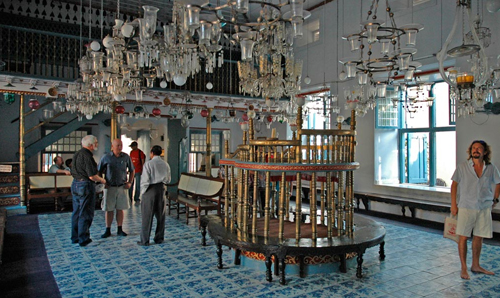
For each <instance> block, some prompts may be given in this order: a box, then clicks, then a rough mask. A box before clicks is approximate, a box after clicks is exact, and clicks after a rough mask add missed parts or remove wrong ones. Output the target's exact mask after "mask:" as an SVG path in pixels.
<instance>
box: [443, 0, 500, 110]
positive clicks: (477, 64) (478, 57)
mask: <svg viewBox="0 0 500 298" xmlns="http://www.w3.org/2000/svg"><path fill="white" fill-rule="evenodd" d="M471 6H472V5H471V0H459V1H457V7H456V10H455V20H454V22H453V27H452V29H451V32H450V34H449V35H448V38H447V39H446V41H445V43H444V44H443V46H442V48H441V51H439V53H438V54H437V59H438V61H439V72H440V74H441V77H442V78H443V79H444V80H445V81H446V82H447V83H448V84H449V85H450V97H451V98H452V99H454V100H455V101H456V103H457V104H456V106H457V116H458V117H464V116H466V115H472V114H474V113H475V112H476V111H478V110H484V104H485V101H487V100H488V99H489V100H490V101H491V100H492V98H493V97H497V95H500V94H498V93H499V92H498V91H497V90H498V88H500V87H499V83H500V67H499V66H498V64H497V66H496V67H495V68H492V69H490V68H489V67H488V58H487V56H486V53H485V50H484V49H485V48H486V47H488V46H489V43H490V38H491V33H490V30H489V28H485V27H481V22H480V18H479V14H478V16H477V18H476V19H477V21H476V22H474V20H473V19H472V17H471V14H472V12H471ZM461 16H463V17H462V22H461V23H462V44H461V45H460V46H457V47H454V48H451V49H449V46H450V44H451V42H452V41H453V39H454V35H455V32H456V30H457V27H458V26H459V23H460V17H461ZM465 25H467V26H468V27H469V29H470V32H468V33H466V31H465ZM447 56H450V57H453V58H460V57H465V56H467V57H469V58H468V59H467V61H466V62H467V69H460V68H450V69H448V73H446V72H445V69H444V61H445V60H446V58H447Z"/></svg>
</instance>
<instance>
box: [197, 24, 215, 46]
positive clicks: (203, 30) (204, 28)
mask: <svg viewBox="0 0 500 298" xmlns="http://www.w3.org/2000/svg"><path fill="white" fill-rule="evenodd" d="M198 36H199V37H200V41H199V44H210V39H211V38H212V24H211V23H209V22H201V23H200V28H199V29H198Z"/></svg>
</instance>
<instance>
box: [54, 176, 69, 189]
mask: <svg viewBox="0 0 500 298" xmlns="http://www.w3.org/2000/svg"><path fill="white" fill-rule="evenodd" d="M56 181H57V188H71V183H73V176H68V175H64V176H56Z"/></svg>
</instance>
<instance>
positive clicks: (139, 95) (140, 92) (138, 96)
mask: <svg viewBox="0 0 500 298" xmlns="http://www.w3.org/2000/svg"><path fill="white" fill-rule="evenodd" d="M143 93H144V90H142V89H137V90H135V100H137V101H142V95H143Z"/></svg>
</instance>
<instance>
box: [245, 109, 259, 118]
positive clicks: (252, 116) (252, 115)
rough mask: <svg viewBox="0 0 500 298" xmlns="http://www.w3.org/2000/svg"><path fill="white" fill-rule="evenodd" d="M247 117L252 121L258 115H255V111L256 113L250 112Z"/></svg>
mask: <svg viewBox="0 0 500 298" xmlns="http://www.w3.org/2000/svg"><path fill="white" fill-rule="evenodd" d="M247 116H248V118H250V119H255V116H257V114H256V113H255V111H254V110H249V111H248V112H247Z"/></svg>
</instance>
